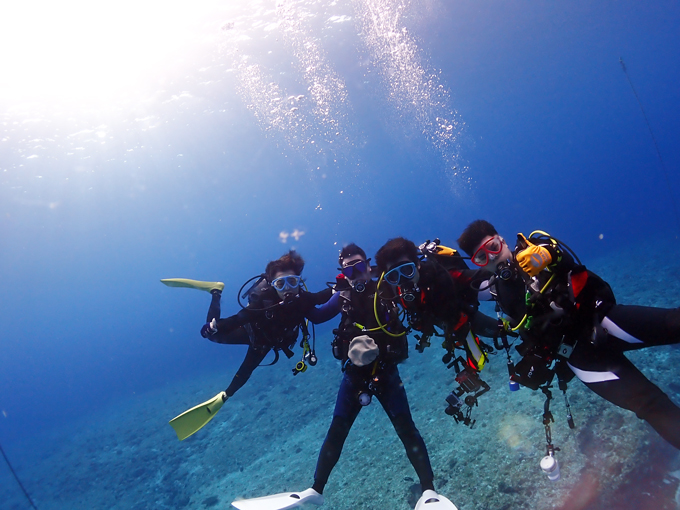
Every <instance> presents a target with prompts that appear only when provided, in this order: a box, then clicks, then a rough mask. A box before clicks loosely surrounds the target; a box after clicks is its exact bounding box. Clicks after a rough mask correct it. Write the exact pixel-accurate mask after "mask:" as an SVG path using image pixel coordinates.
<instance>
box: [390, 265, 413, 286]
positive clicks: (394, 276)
mask: <svg viewBox="0 0 680 510" xmlns="http://www.w3.org/2000/svg"><path fill="white" fill-rule="evenodd" d="M417 274H418V271H417V269H416V265H415V263H413V262H407V263H406V264H401V265H399V266H397V267H395V268H392V269H390V270H389V271H387V272H386V273H385V276H383V278H384V280H385V281H386V282H387V283H389V284H390V285H399V282H400V281H401V280H402V278H404V279H406V280H413V279H414V278H415V277H416V275H417Z"/></svg>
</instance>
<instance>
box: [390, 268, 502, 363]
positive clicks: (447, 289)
mask: <svg viewBox="0 0 680 510" xmlns="http://www.w3.org/2000/svg"><path fill="white" fill-rule="evenodd" d="M419 273H420V279H419V280H418V288H417V291H416V292H415V299H413V300H412V301H406V300H404V299H401V300H400V303H401V304H402V305H403V306H404V308H405V310H406V312H407V314H408V319H409V324H410V325H411V327H412V328H413V329H415V330H417V331H420V332H422V333H423V335H424V336H425V337H430V336H432V335H434V334H435V326H436V327H438V328H440V329H441V330H442V331H443V333H444V338H445V340H444V345H445V348H447V349H448V350H449V351H451V352H452V351H453V349H454V344H455V343H456V342H459V341H461V340H462V339H464V338H465V337H466V335H467V334H468V332H469V331H470V329H471V328H472V331H473V332H474V333H475V334H476V335H481V336H485V337H489V338H491V337H494V336H496V335H497V334H498V321H497V320H496V319H492V318H491V317H488V316H486V315H484V314H483V313H481V312H478V311H477V308H478V307H479V301H478V300H477V293H476V291H473V290H472V287H471V285H470V282H471V280H473V279H474V278H475V277H476V276H477V274H478V273H479V271H477V270H450V271H447V270H446V269H445V268H444V267H443V266H442V265H441V264H439V263H438V262H437V261H435V260H432V259H425V260H423V261H422V262H421V263H420V269H419ZM381 290H382V286H381Z"/></svg>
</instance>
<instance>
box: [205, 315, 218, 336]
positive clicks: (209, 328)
mask: <svg viewBox="0 0 680 510" xmlns="http://www.w3.org/2000/svg"><path fill="white" fill-rule="evenodd" d="M215 333H217V319H213V320H211V321H210V323H208V324H203V327H201V336H202V337H203V338H210V337H211V336H213V335H214V334H215Z"/></svg>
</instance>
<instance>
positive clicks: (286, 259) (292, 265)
mask: <svg viewBox="0 0 680 510" xmlns="http://www.w3.org/2000/svg"><path fill="white" fill-rule="evenodd" d="M304 267H305V261H304V259H303V258H302V257H301V256H300V254H299V253H298V252H296V251H295V250H290V251H289V252H288V253H286V254H285V255H283V256H281V257H279V258H278V259H276V260H272V261H271V262H269V264H267V268H266V269H265V270H264V272H265V274H266V276H267V281H269V282H271V281H272V279H273V278H274V275H275V274H276V273H280V272H281V271H293V273H295V274H296V275H298V276H300V274H301V273H302V270H303V269H304Z"/></svg>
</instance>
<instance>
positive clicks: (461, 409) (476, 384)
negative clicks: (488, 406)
mask: <svg viewBox="0 0 680 510" xmlns="http://www.w3.org/2000/svg"><path fill="white" fill-rule="evenodd" d="M456 382H457V383H458V388H456V389H455V390H453V391H452V392H451V393H450V394H449V396H448V397H446V402H447V403H448V404H449V405H448V407H447V408H446V409H445V410H444V412H445V413H446V414H448V415H449V416H453V419H454V420H456V423H463V424H464V425H467V426H469V427H470V428H472V427H473V426H474V424H475V422H476V421H477V420H473V419H472V418H471V417H470V415H471V414H472V408H473V407H474V406H476V405H478V402H477V399H478V398H479V397H480V396H481V395H483V394H484V393H486V392H487V391H489V390H490V389H491V388H489V385H488V384H486V383H485V382H484V381H482V379H481V378H480V377H479V374H478V373H477V372H476V371H474V370H472V369H471V368H469V367H465V368H464V369H463V370H461V372H460V373H459V374H458V375H457V376H456ZM466 393H469V395H467V396H466V397H465V398H463V399H461V397H462V396H463V395H464V394H466Z"/></svg>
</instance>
